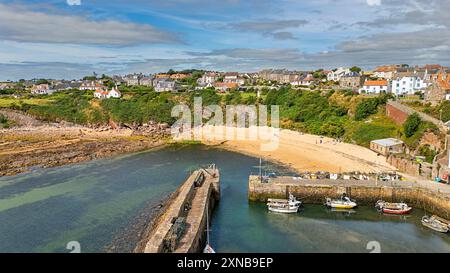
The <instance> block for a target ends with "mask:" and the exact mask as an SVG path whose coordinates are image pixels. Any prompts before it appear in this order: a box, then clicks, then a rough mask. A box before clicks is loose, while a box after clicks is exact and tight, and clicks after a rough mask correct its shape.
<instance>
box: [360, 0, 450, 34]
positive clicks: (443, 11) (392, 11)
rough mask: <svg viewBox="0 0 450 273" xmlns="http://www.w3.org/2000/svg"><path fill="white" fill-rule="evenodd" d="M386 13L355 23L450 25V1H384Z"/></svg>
mask: <svg viewBox="0 0 450 273" xmlns="http://www.w3.org/2000/svg"><path fill="white" fill-rule="evenodd" d="M384 6H386V8H387V11H388V14H387V15H384V16H381V17H378V18H376V19H374V20H372V21H360V22H358V23H356V25H360V26H365V27H373V28H386V27H390V26H399V25H416V26H422V27H423V26H425V27H429V26H442V27H450V17H449V13H448V11H449V10H450V1H442V0H414V1H392V2H386V3H385V4H384Z"/></svg>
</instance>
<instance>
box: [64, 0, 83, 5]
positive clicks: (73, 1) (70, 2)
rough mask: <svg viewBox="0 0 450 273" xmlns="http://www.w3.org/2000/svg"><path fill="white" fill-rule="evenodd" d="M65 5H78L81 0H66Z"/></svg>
mask: <svg viewBox="0 0 450 273" xmlns="http://www.w3.org/2000/svg"><path fill="white" fill-rule="evenodd" d="M67 5H69V6H80V5H81V0H67Z"/></svg>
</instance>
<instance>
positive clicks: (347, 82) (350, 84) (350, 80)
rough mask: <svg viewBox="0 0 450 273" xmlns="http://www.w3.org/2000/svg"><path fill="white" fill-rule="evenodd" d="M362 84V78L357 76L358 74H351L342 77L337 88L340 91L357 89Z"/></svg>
mask: <svg viewBox="0 0 450 273" xmlns="http://www.w3.org/2000/svg"><path fill="white" fill-rule="evenodd" d="M363 82H364V77H362V76H361V75H359V73H356V72H351V73H350V74H348V75H344V76H342V77H341V79H340V80H339V87H340V88H342V89H346V88H349V89H358V88H360V87H361V85H362V84H363Z"/></svg>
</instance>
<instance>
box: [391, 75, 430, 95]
mask: <svg viewBox="0 0 450 273" xmlns="http://www.w3.org/2000/svg"><path fill="white" fill-rule="evenodd" d="M425 78H426V72H417V71H414V72H398V73H395V75H394V76H393V78H392V82H391V92H392V93H394V94H395V95H397V96H401V95H414V94H415V93H416V92H424V91H425V89H426V88H427V87H428V86H429V83H427V82H426V81H425Z"/></svg>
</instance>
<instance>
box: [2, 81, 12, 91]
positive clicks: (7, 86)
mask: <svg viewBox="0 0 450 273" xmlns="http://www.w3.org/2000/svg"><path fill="white" fill-rule="evenodd" d="M12 88H15V85H14V84H13V83H10V82H2V83H0V90H5V89H12Z"/></svg>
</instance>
